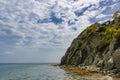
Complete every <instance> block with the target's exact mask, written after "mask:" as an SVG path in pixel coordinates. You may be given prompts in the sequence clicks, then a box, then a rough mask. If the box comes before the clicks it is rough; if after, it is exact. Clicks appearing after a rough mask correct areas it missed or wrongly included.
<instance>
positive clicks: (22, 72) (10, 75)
mask: <svg viewBox="0 0 120 80" xmlns="http://www.w3.org/2000/svg"><path fill="white" fill-rule="evenodd" d="M96 76H98V75H94V76H92V75H84V76H78V75H75V74H72V73H71V72H70V71H66V70H63V69H60V68H59V67H54V66H52V64H50V63H0V80H96V78H97V77H96Z"/></svg>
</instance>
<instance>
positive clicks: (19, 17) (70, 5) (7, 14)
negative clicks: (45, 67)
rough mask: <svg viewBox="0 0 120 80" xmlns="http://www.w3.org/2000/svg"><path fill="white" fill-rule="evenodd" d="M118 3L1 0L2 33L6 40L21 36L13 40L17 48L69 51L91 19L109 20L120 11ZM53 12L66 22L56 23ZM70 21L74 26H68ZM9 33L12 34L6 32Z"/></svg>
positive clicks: (79, 0)
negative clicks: (28, 47) (35, 47)
mask: <svg viewBox="0 0 120 80" xmlns="http://www.w3.org/2000/svg"><path fill="white" fill-rule="evenodd" d="M103 1H105V0H103ZM118 1H119V0H116V1H115V0H114V4H111V5H108V6H101V5H100V4H99V3H100V2H101V0H78V1H74V0H47V1H44V0H10V1H8V0H1V1H0V5H1V6H0V25H2V26H0V30H1V31H0V34H3V35H4V37H5V38H6V39H7V37H8V36H5V35H11V38H13V37H14V36H18V37H20V38H17V39H15V40H14V39H13V41H11V44H12V43H13V44H14V46H15V47H17V46H37V47H51V48H54V47H56V46H57V47H60V48H64V47H65V48H66V47H68V44H70V42H71V41H72V39H73V38H75V37H76V36H77V35H78V34H79V33H80V32H81V31H83V30H84V29H85V28H86V27H87V26H88V25H90V24H91V22H90V19H91V18H93V19H95V20H98V19H99V20H101V19H102V18H104V17H106V19H108V16H111V14H112V13H113V12H115V10H117V7H118V5H119V3H118ZM108 7H111V9H110V11H109V13H110V14H109V15H107V14H105V13H108V12H105V11H106V9H107V8H108ZM112 9H115V10H112ZM81 10H82V12H80V11H81ZM75 11H78V12H79V13H78V14H80V16H76V14H75ZM103 12H104V13H103ZM52 13H54V16H55V18H57V19H58V20H59V19H61V20H62V22H61V23H60V24H55V23H54V22H53V21H52V20H51V18H52V16H51V14H52ZM53 20H54V19H53ZM99 20H98V21H99ZM38 21H40V22H39V23H38ZM69 21H71V22H72V23H74V24H72V25H68V22H69ZM93 22H95V21H94V20H93ZM6 25H7V26H6ZM4 27H6V28H5V31H3V29H4ZM6 30H9V31H11V32H12V33H10V34H8V33H5V32H7V31H6ZM13 35H14V36H13ZM0 37H1V36H0ZM3 42H4V41H3ZM6 42H7V41H6ZM6 45H7V44H6Z"/></svg>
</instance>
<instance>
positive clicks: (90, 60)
mask: <svg viewBox="0 0 120 80" xmlns="http://www.w3.org/2000/svg"><path fill="white" fill-rule="evenodd" d="M118 14H120V13H119V11H118V12H116V13H115V14H114V16H113V18H114V21H115V22H114V23H113V22H109V24H102V25H101V24H99V23H95V24H93V25H91V26H89V27H88V28H87V29H85V30H84V31H83V32H82V33H81V34H80V35H79V36H78V37H77V38H76V39H74V40H73V42H72V44H71V45H70V47H69V48H68V50H67V51H66V53H65V55H64V56H63V57H62V59H61V63H60V64H61V65H76V66H77V65H96V66H98V67H100V68H101V69H107V70H110V69H113V68H117V69H120V26H119V24H120V16H119V15H118ZM116 25H117V26H116ZM113 55H114V56H113Z"/></svg>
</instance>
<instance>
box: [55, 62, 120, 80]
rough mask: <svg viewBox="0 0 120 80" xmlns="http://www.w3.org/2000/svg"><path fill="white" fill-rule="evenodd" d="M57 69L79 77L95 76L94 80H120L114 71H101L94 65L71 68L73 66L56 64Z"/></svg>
mask: <svg viewBox="0 0 120 80" xmlns="http://www.w3.org/2000/svg"><path fill="white" fill-rule="evenodd" d="M53 66H55V67H59V68H60V69H63V70H65V71H68V74H71V73H73V74H75V75H79V76H91V77H92V76H95V77H94V78H93V79H94V80H120V78H118V77H117V76H116V75H115V74H114V70H111V71H105V70H100V68H99V67H96V66H94V65H91V66H71V65H59V64H55V65H53Z"/></svg>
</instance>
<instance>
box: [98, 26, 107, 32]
mask: <svg viewBox="0 0 120 80" xmlns="http://www.w3.org/2000/svg"><path fill="white" fill-rule="evenodd" d="M106 30H107V26H100V27H99V29H98V30H97V32H105V31H106Z"/></svg>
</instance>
